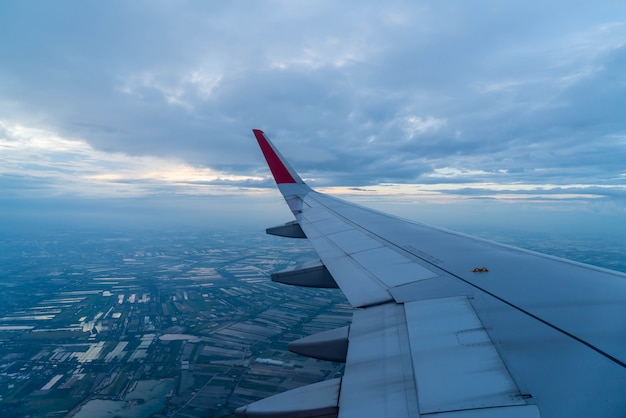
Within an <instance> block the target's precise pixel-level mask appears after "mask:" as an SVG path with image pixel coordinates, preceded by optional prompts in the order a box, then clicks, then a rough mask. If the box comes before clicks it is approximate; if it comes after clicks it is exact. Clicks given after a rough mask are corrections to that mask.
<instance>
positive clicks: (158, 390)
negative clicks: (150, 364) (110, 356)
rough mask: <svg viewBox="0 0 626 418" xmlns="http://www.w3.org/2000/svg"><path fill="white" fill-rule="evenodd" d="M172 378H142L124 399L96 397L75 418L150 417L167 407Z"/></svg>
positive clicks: (172, 383)
mask: <svg viewBox="0 0 626 418" xmlns="http://www.w3.org/2000/svg"><path fill="white" fill-rule="evenodd" d="M173 386H174V382H173V381H171V380H142V381H139V382H137V385H136V386H135V388H134V389H133V390H132V391H131V392H128V393H127V394H126V396H125V397H124V400H123V401H108V400H103V399H94V400H91V401H89V402H87V403H86V404H85V405H83V406H82V407H81V408H80V411H78V413H77V414H76V415H74V417H75V418H114V417H120V418H139V417H148V416H150V415H152V414H154V413H157V412H159V411H160V410H161V409H163V408H164V407H165V401H166V395H167V394H168V393H170V391H171V390H172V387H173Z"/></svg>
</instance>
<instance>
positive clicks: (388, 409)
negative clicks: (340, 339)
mask: <svg viewBox="0 0 626 418" xmlns="http://www.w3.org/2000/svg"><path fill="white" fill-rule="evenodd" d="M349 341H350V342H349V344H348V355H347V361H346V369H345V373H344V377H343V379H342V383H341V385H342V390H341V393H340V395H339V418H357V417H358V418H361V417H379V418H385V417H389V418H395V417H418V416H419V410H418V401H417V391H416V384H415V378H414V376H413V367H412V359H411V352H410V346H409V337H408V333H407V329H406V320H405V315H404V308H403V306H402V305H397V304H386V305H381V306H375V307H371V308H367V309H359V310H356V311H355V312H354V316H353V319H352V325H350V336H349Z"/></svg>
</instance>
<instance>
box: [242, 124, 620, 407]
mask: <svg viewBox="0 0 626 418" xmlns="http://www.w3.org/2000/svg"><path fill="white" fill-rule="evenodd" d="M253 132H254V135H255V137H256V139H257V141H258V142H259V146H260V147H261V150H262V152H263V155H264V157H265V159H266V161H267V163H268V165H269V167H270V170H271V172H272V175H273V176H274V179H275V180H276V183H277V185H278V188H279V190H280V191H281V193H282V194H283V197H284V198H285V200H286V202H287V203H288V205H289V207H290V209H291V211H292V213H293V214H294V217H295V218H296V220H295V221H292V222H289V223H287V224H285V225H284V226H281V227H276V228H270V229H268V233H277V234H278V235H283V236H291V237H306V238H307V239H308V240H309V241H310V242H311V244H312V246H313V247H314V249H315V250H316V251H317V253H318V255H319V257H320V260H321V264H320V263H319V262H318V263H314V264H313V265H308V266H303V267H302V268H301V269H300V270H298V269H296V270H295V271H289V272H281V273H277V274H275V275H274V276H273V280H276V281H282V282H285V283H289V284H300V285H303V286H314V287H339V288H340V289H341V291H342V292H343V293H344V295H345V296H346V298H347V299H348V301H349V302H350V304H351V305H352V306H353V307H354V308H355V312H354V316H353V321H352V325H351V326H350V327H349V329H348V330H345V329H343V330H341V329H340V330H336V331H335V332H334V333H333V332H330V333H328V332H327V333H325V334H324V335H314V336H310V337H307V338H306V339H303V340H304V341H302V342H296V343H294V344H293V345H291V344H290V349H292V351H296V352H299V353H301V354H305V355H309V356H312V357H316V358H328V359H333V360H336V359H338V358H339V359H345V362H346V367H345V373H344V376H343V377H342V378H341V379H334V380H331V381H326V382H322V383H320V384H316V385H311V386H307V387H303V388H300V389H298V390H296V391H290V392H286V393H283V394H281V395H277V396H275V397H270V398H267V399H265V400H262V401H259V402H257V403H253V404H251V405H248V406H246V407H242V408H240V409H239V410H238V411H237V416H241V417H253V416H281V417H282V416H285V417H287V416H312V417H315V416H317V417H331V416H338V417H357V416H377V417H384V416H388V417H392V416H393V417H396V416H412V417H418V416H428V417H437V418H467V417H470V418H471V417H501V416H507V417H519V418H530V417H533V418H534V417H539V416H543V417H553V416H568V417H574V416H580V417H593V416H598V417H600V416H602V417H611V416H615V417H617V416H624V415H625V414H626V397H624V396H623V393H624V390H625V389H626V298H625V297H624V295H626V276H625V275H623V274H621V273H617V272H612V271H608V270H604V269H598V268H595V267H591V266H587V265H582V264H579V263H574V262H570V261H568V260H563V259H558V258H555V257H550V256H545V255H542V254H538V253H534V252H530V251H525V250H521V249H518V248H514V247H510V246H504V245H500V244H496V243H493V242H490V241H485V240H481V239H477V238H473V237H469V236H466V235H463V234H458V233H454V232H451V231H447V230H443V229H439V228H435V227H432V226H428V225H423V224H419V223H415V222H410V221H406V220H403V219H399V218H397V217H394V216H390V215H386V214H384V213H380V212H377V211H373V210H371V209H367V208H364V207H361V206H358V205H355V204H352V203H349V202H346V201H343V200H340V199H336V198H334V197H331V196H327V195H324V194H321V193H318V192H315V191H314V190H312V189H311V188H309V187H308V186H307V185H306V184H305V183H304V182H303V181H302V179H301V178H300V177H299V176H298V174H297V173H296V172H295V171H294V170H293V168H291V166H290V165H289V164H288V163H287V161H286V160H285V159H284V157H283V156H282V155H281V154H280V153H279V152H278V150H277V149H276V148H275V147H274V146H273V144H272V143H271V142H270V141H269V140H268V139H267V137H266V136H265V134H264V133H263V132H262V131H260V130H254V131H253ZM301 398H306V399H307V400H308V401H307V402H301V401H297V399H301Z"/></svg>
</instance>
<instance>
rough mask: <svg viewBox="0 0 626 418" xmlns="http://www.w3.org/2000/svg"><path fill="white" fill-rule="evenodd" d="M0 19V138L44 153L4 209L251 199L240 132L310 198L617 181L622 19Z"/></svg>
mask: <svg viewBox="0 0 626 418" xmlns="http://www.w3.org/2000/svg"><path fill="white" fill-rule="evenodd" d="M3 8H4V10H3V13H0V24H2V26H3V32H4V33H5V36H4V37H2V39H0V50H1V51H2V52H3V57H4V61H3V66H2V68H0V84H1V85H3V95H2V97H1V98H0V112H1V113H2V114H3V115H4V116H3V120H4V123H5V129H7V128H6V126H8V127H15V126H22V127H28V129H39V130H41V132H46V134H45V135H40V137H42V138H44V137H45V138H48V140H49V141H50V140H51V139H50V136H51V135H52V134H50V132H53V133H54V135H52V136H54V137H55V138H56V139H55V140H54V141H53V142H52V144H49V145H50V146H51V148H50V152H47V153H45V152H43V149H44V148H45V147H43V148H34V147H35V145H34V142H32V141H34V140H33V139H30V140H28V141H26V142H24V141H22V142H19V141H17V142H15V140H14V139H13V141H14V145H13V146H14V147H15V146H17V145H15V144H19V146H20V147H22V148H21V150H19V151H18V150H17V149H15V148H14V149H12V150H11V154H7V155H4V156H2V157H1V158H3V165H4V167H5V168H4V171H3V173H4V174H3V178H4V179H8V178H11V182H12V184H14V185H18V184H19V187H18V186H16V187H15V188H14V189H13V192H14V193H18V192H19V190H30V189H33V188H36V187H40V188H41V189H46V190H48V192H49V193H52V190H56V192H58V193H65V192H70V190H71V189H72V188H76V190H79V191H77V192H76V193H94V194H95V193H105V194H106V193H127V194H129V195H134V194H136V193H170V192H171V193H200V194H202V193H207V192H208V191H209V190H216V189H214V188H216V187H221V188H222V189H221V190H223V191H227V190H235V191H237V190H239V189H238V188H239V187H251V188H255V187H257V186H264V185H267V169H266V167H265V166H264V163H263V161H262V158H261V156H260V153H259V152H258V150H257V149H256V146H255V144H254V141H253V138H252V136H251V134H250V129H251V128H262V129H264V130H265V131H266V133H267V134H268V135H269V136H270V137H271V138H272V139H274V140H275V142H276V143H277V145H278V146H279V147H280V149H281V151H282V152H283V154H285V155H286V156H288V157H289V158H290V160H291V162H292V165H293V166H294V167H296V169H298V170H299V171H300V172H301V173H302V175H303V177H304V178H306V179H307V181H309V182H310V183H311V184H312V185H314V186H338V185H341V186H352V187H361V186H363V187H365V186H367V187H368V188H369V186H372V185H373V186H375V185H378V184H389V183H393V184H399V183H422V184H425V185H430V184H436V183H438V184H441V183H443V184H451V185H455V187H459V185H462V184H469V183H481V184H482V183H485V182H487V183H496V182H500V183H504V184H515V183H528V184H542V183H544V184H553V185H562V186H564V187H569V185H571V184H587V185H588V186H589V187H592V186H594V185H619V184H621V183H622V182H623V180H624V173H625V170H624V169H623V161H625V160H626V144H625V142H624V140H623V138H624V136H625V135H626V122H625V121H624V119H623V111H622V109H624V108H625V107H626V102H625V99H624V98H625V97H626V94H624V93H625V91H624V89H625V88H626V82H625V81H624V78H623V74H624V70H625V69H626V51H625V48H626V47H625V45H626V19H623V18H621V16H626V13H625V12H626V5H622V4H618V3H615V2H600V3H599V4H598V3H594V4H589V5H587V4H576V5H573V4H571V3H570V2H565V1H555V2H550V3H548V4H547V3H545V2H544V3H539V2H536V1H535V2H532V1H531V2H524V3H515V4H514V3H506V4H504V3H502V4H494V3H493V2H490V1H478V2H474V3H472V4H465V3H463V2H453V3H446V4H442V3H441V2H432V1H418V2H412V3H407V2H403V1H390V2H385V4H384V5H383V4H381V3H380V2H374V1H363V2H358V3H356V2H347V3H341V4H337V3H336V2H331V1H323V0H320V1H315V2H307V3H306V4H297V5H296V4H293V3H292V2H288V1H262V2H254V3H250V2H242V1H233V2H228V3H215V2H211V3H202V2H199V3H193V2H191V3H190V2H180V3H174V2H160V1H158V2H152V1H136V2H133V3H130V4H129V3H125V2H113V3H110V4H106V5H103V4H99V3H90V4H86V5H82V6H81V7H72V6H71V5H70V4H69V3H64V2H61V3H57V4H55V5H52V4H50V5H48V4H44V5H37V6H36V7H35V6H32V5H30V4H29V3H24V2H17V3H15V4H11V5H10V6H8V5H5V6H3ZM11 129H13V128H11ZM12 132H13V131H12ZM13 134H14V132H13V133H12V134H11V135H13ZM9 136H10V135H9ZM4 137H5V139H6V138H7V135H6V133H5V135H4ZM11 138H13V137H11ZM29 141H30V142H29ZM63 141H69V142H63ZM79 143H80V144H81V147H82V148H77V147H78V146H77V145H76V144H79ZM2 144H3V146H4V147H9V145H7V144H8V142H7V141H6V140H5V141H4V142H3V143H2ZM63 144H65V146H66V147H70V148H69V149H66V150H65V151H62V150H61V148H60V147H62V146H63ZM68 144H70V145H68ZM5 149H8V148H5ZM18 157H19V158H23V159H30V161H38V163H32V164H27V163H25V162H24V161H25V160H20V161H21V162H18ZM79 178H80V182H79V181H78V179H79ZM29 179H30V180H29ZM29 181H32V182H34V183H32V184H31V183H29ZM44 181H45V182H47V185H46V186H43V184H44ZM38 182H39V183H38ZM81 182H84V183H81ZM33 184H34V185H33ZM37 184H41V185H42V186H36V185H37ZM81 184H82V185H81ZM84 185H89V187H85V186H84ZM212 188H213V189H212ZM229 188H230V189H229ZM617 195H619V193H617V194H616V196H617ZM616 198H617V197H616Z"/></svg>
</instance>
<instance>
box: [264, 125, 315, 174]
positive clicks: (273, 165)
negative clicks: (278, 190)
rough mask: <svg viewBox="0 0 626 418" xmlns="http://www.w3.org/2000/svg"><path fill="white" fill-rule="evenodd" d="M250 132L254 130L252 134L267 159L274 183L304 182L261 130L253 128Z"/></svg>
mask: <svg viewBox="0 0 626 418" xmlns="http://www.w3.org/2000/svg"><path fill="white" fill-rule="evenodd" d="M252 132H254V136H255V137H256V140H257V142H258V143H259V146H260V147H261V151H262V152H263V156H264V157H265V161H267V165H268V166H269V167H270V170H271V171H272V175H273V176H274V180H276V184H286V183H293V184H304V182H303V181H302V179H301V178H300V176H298V174H297V173H296V172H295V171H294V169H293V168H291V166H290V165H289V163H287V161H286V160H285V158H284V157H283V156H282V155H281V154H280V152H278V150H277V149H276V148H274V145H273V144H272V143H271V142H270V140H269V139H267V137H266V136H265V134H264V133H263V131H261V130H260V129H253V130H252Z"/></svg>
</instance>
